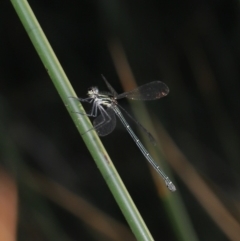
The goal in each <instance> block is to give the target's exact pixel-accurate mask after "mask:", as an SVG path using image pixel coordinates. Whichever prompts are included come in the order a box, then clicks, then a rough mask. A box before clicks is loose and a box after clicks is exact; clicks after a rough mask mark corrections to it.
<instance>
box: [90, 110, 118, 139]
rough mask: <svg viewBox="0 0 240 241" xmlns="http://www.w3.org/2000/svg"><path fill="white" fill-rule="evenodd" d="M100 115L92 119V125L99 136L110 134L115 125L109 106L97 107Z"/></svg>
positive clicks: (113, 115) (112, 112)
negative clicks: (105, 107)
mask: <svg viewBox="0 0 240 241" xmlns="http://www.w3.org/2000/svg"><path fill="white" fill-rule="evenodd" d="M99 111H100V115H99V116H98V117H97V118H96V119H94V121H93V126H94V128H95V130H96V132H97V133H98V135H99V136H106V135H108V134H110V133H111V132H112V131H113V130H114V128H115V126H116V116H115V113H114V110H113V109H111V108H107V109H104V108H101V109H99Z"/></svg>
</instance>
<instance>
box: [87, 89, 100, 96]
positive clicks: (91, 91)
mask: <svg viewBox="0 0 240 241" xmlns="http://www.w3.org/2000/svg"><path fill="white" fill-rule="evenodd" d="M98 93H99V90H98V88H97V87H95V86H94V87H90V88H89V89H88V92H87V94H88V96H89V97H92V98H95V97H97V96H98Z"/></svg>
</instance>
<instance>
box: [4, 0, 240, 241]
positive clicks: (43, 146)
mask: <svg viewBox="0 0 240 241" xmlns="http://www.w3.org/2000/svg"><path fill="white" fill-rule="evenodd" d="M29 4H30V5H31V7H32V9H33V11H34V13H35V15H36V17H37V19H38V21H39V23H40V25H41V27H42V28H43V31H44V32H45V34H46V36H47V38H48V40H49V42H50V44H51V46H52V48H53V50H54V51H55V53H56V55H57V57H58V59H59V61H60V63H61V65H62V67H63V69H64V71H65V72H66V74H67V76H68V78H69V80H70V81H71V83H72V85H73V88H74V89H75V91H76V92H77V94H78V95H79V96H81V97H85V96H86V93H87V89H88V87H90V86H95V85H96V86H98V87H99V88H100V89H103V90H106V86H105V84H104V82H103V80H102V79H101V74H104V75H105V76H106V78H107V79H108V81H109V82H110V83H111V84H112V86H113V87H114V88H115V89H116V90H117V92H119V93H121V92H123V91H124V90H123V89H122V87H121V83H120V81H119V76H118V75H117V71H116V68H115V65H114V62H113V60H112V57H111V53H110V48H109V45H110V44H111V43H112V42H114V41H115V40H116V41H118V42H119V43H121V46H122V48H123V49H124V52H125V54H126V56H127V59H128V62H129V65H130V67H131V70H132V72H133V74H134V77H135V78H136V80H137V84H138V85H142V84H145V83H147V82H149V81H152V80H162V81H164V82H165V83H166V84H167V85H168V86H169V88H170V94H169V96H168V97H165V98H164V99H162V100H159V101H156V102H154V103H153V102H151V103H150V102H149V103H147V107H148V110H149V113H150V115H151V113H152V114H153V113H154V115H155V117H156V118H157V119H159V120H160V121H161V122H162V123H163V126H164V127H165V129H166V131H167V132H168V134H169V136H170V137H171V138H172V139H173V141H174V142H175V143H176V146H178V148H179V149H180V150H181V152H182V153H183V155H185V157H186V158H187V159H188V161H189V163H191V165H192V166H193V167H194V168H195V169H196V171H197V172H198V173H199V174H200V176H201V177H202V178H203V180H205V182H206V183H207V185H208V186H209V187H210V189H211V190H212V191H213V193H215V195H216V197H217V199H218V200H219V201H220V202H221V203H222V204H223V205H224V206H225V208H226V209H227V210H228V212H229V215H230V216H231V217H233V218H234V219H235V220H236V222H237V223H238V221H239V220H240V206H239V198H240V195H239V171H240V165H239V161H240V125H239V124H240V115H239V109H240V95H239V93H240V82H239V79H240V71H239V57H240V31H239V30H240V14H239V13H240V11H239V9H240V8H239V1H226V0H222V1H220V0H219V1H213V0H212V1H211V0H210V1H204V0H203V1H181V2H179V1H156V0H148V1H117V0H113V1H106V0H100V1H56V0H55V1H54V0H48V1H43V0H41V1H40V0H29ZM0 16H1V23H0V30H1V41H0V53H1V54H0V63H1V65H0V81H1V87H0V116H1V118H0V122H1V123H0V133H1V135H0V136H1V140H0V150H1V151H0V164H1V168H4V169H6V170H8V172H9V173H12V174H14V176H15V178H16V180H17V186H18V227H17V239H18V240H63V241H65V240H87V241H91V240H112V239H110V238H109V237H106V236H105V235H103V234H102V233H101V232H98V231H96V230H95V229H94V228H93V227H91V226H90V225H88V224H87V223H86V222H85V221H84V219H83V218H78V217H77V216H76V215H74V211H73V212H72V213H71V212H69V210H67V209H66V208H64V207H63V206H61V205H59V204H58V203H57V202H56V201H54V198H52V199H51V198H49V196H47V195H46V192H44V191H42V190H43V189H44V188H40V186H44V184H43V182H42V181H39V178H37V176H38V175H40V176H41V177H45V178H47V179H48V180H49V179H50V180H52V181H54V182H56V183H58V184H59V185H61V186H62V187H64V188H66V190H68V191H71V193H73V194H75V195H77V196H79V197H82V198H83V199H84V200H86V201H87V202H89V203H91V204H92V205H93V206H95V208H98V209H99V210H101V211H102V212H103V213H105V214H106V215H109V216H110V217H112V218H113V219H115V220H117V221H118V222H120V223H122V224H123V225H126V227H127V223H126V222H125V219H124V217H123V216H122V214H121V212H120V210H119V208H118V206H117V205H116V203H115V200H114V199H113V197H112V195H111V193H110V192H109V190H108V188H107V186H106V184H105V182H104V180H103V178H102V176H101V175H100V173H99V171H98V169H97V167H96V165H95V163H94V161H93V160H92V158H91V156H90V154H89V152H88V150H87V148H86V146H85V144H84V142H83V141H82V139H81V137H80V136H79V134H78V132H77V131H76V127H75V126H74V124H73V122H72V120H71V118H70V117H69V115H68V113H67V111H66V109H65V107H64V105H63V103H62V101H61V99H60V98H59V95H58V93H57V92H56V89H55V88H54V86H53V84H52V82H51V79H50V78H49V76H48V74H47V72H46V70H45V68H44V67H43V64H42V63H41V61H40V59H39V57H38V55H37V53H36V51H35V49H34V48H33V45H32V43H31V42H30V40H29V38H28V36H27V34H26V31H25V30H24V28H23V26H22V24H21V22H20V20H19V18H18V16H17V14H16V12H15V10H14V9H13V6H12V5H11V2H10V1H6V0H2V1H1V2H0ZM121 103H122V106H123V107H124V108H126V109H127V110H128V111H129V112H131V110H130V107H129V104H128V103H127V102H126V101H122V102H121ZM133 129H134V130H136V131H137V128H136V127H135V126H134V125H133ZM160 135H161V133H160ZM102 140H103V143H104V145H105V148H106V149H107V151H108V152H109V154H110V157H111V158H112V160H113V162H114V164H115V166H116V167H117V169H118V171H119V173H120V175H121V177H122V179H123V181H124V183H125V185H126V187H127V188H128V190H129V192H130V194H131V196H132V198H133V200H134V202H135V203H136V205H137V207H138V208H139V211H140V213H141V214H142V216H143V219H144V220H145V222H146V224H147V226H148V228H149V229H150V232H151V233H152V235H153V237H154V239H155V240H183V239H181V238H180V237H179V236H180V235H178V233H177V232H176V230H174V228H173V226H172V225H171V221H170V218H169V215H167V214H166V209H165V205H164V201H163V200H162V201H161V200H160V199H159V197H158V194H157V190H156V188H155V185H154V182H153V179H152V177H151V174H150V172H149V169H147V162H146V161H145V160H144V158H143V157H142V155H141V153H140V151H139V150H138V149H137V147H136V146H135V144H134V142H133V141H132V140H131V138H130V137H129V135H128V134H127V132H126V131H125V130H124V128H123V127H122V126H121V123H118V125H117V128H116V130H115V131H114V132H113V133H112V134H111V135H109V136H107V137H104V138H102ZM186 175H187V173H186ZM173 176H174V178H175V180H176V185H177V188H178V192H179V194H178V195H181V198H182V202H183V204H184V205H185V208H186V214H187V215H188V219H189V221H190V223H191V225H192V230H193V232H195V235H196V237H197V238H196V240H218V241H227V240H238V239H234V238H231V237H229V235H227V234H226V233H225V232H224V231H223V230H222V228H221V227H220V226H219V225H217V224H216V222H215V221H214V220H213V219H212V218H211V215H209V210H208V211H207V210H206V209H205V208H204V207H203V206H202V205H200V203H199V202H198V201H199V200H198V198H196V196H194V195H193V193H192V191H191V189H189V188H188V187H187V185H186V184H185V183H184V182H183V181H182V179H181V178H179V175H177V174H176V173H175V172H174V171H173ZM40 179H41V178H40ZM41 180H42V179H41ZM189 182H192V180H191V179H189ZM40 183H41V184H40ZM45 188H46V185H45ZM49 188H50V186H49ZM196 189H198V186H196ZM48 191H49V190H48ZM50 192H51V188H50ZM171 195H173V198H174V195H175V194H171ZM206 198H208V197H207V196H206ZM57 199H58V198H57ZM60 202H61V201H60ZM210 212H211V211H210ZM89 215H90V214H89ZM179 218H180V219H181V217H179ZM92 219H94V215H93V216H92ZM219 219H221V216H219ZM183 222H184V218H183ZM239 232H240V231H239ZM230 233H231V231H230ZM239 237H240V235H239ZM122 240H126V239H122ZM133 240H134V239H133ZM185 240H187V239H185ZM188 240H191V239H188ZM191 241H192V240H191Z"/></svg>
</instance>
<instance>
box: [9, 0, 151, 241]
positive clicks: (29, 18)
mask: <svg viewBox="0 0 240 241" xmlns="http://www.w3.org/2000/svg"><path fill="white" fill-rule="evenodd" d="M11 2H12V4H13V6H14V8H15V10H16V12H17V14H18V16H19V18H20V20H21V22H22V24H23V26H24V28H25V30H26V31H27V34H28V35H29V37H30V39H31V41H32V43H33V45H34V47H35V49H36V51H37V53H38V55H39V57H40V58H41V60H42V62H43V64H44V66H45V68H46V70H47V72H48V74H49V76H50V78H51V79H52V81H53V84H54V85H55V87H56V89H57V91H58V93H59V95H60V97H61V98H62V100H63V102H64V104H65V106H66V107H67V110H68V112H69V114H70V115H71V117H72V119H73V121H74V123H75V125H76V127H77V129H78V131H79V133H84V132H86V130H89V129H90V128H92V125H91V122H90V121H89V119H88V117H87V116H86V115H77V114H76V113H73V112H81V113H83V112H84V109H83V108H82V106H81V104H80V103H78V102H77V101H76V100H74V99H71V98H69V97H76V94H75V92H74V90H73V88H72V86H71V84H70V82H69V80H68V78H67V76H66V74H65V73H64V71H63V69H62V67H61V65H60V63H59V61H58V59H57V57H56V56H55V54H54V52H53V50H52V48H51V46H50V44H49V42H48V40H47V38H46V36H45V35H44V33H43V31H42V29H41V27H40V25H39V23H38V21H37V19H36V17H35V15H34V13H33V11H32V9H31V7H30V6H29V4H28V2H27V1H26V0H11ZM82 137H83V140H84V142H85V143H86V146H87V148H88V149H89V151H90V153H91V155H92V157H93V159H94V161H95V162H96V164H97V166H98V168H99V170H100V171H101V173H102V175H103V177H104V179H105V181H106V183H107V185H108V187H109V189H110V190H111V192H112V194H113V196H114V198H115V199H116V201H117V203H118V205H119V207H120V209H121V210H122V213H123V214H124V216H125V218H126V220H127V222H128V224H129V226H130V227H131V229H132V231H133V233H134V235H135V237H136V238H137V240H153V238H152V236H151V234H150V232H149V230H148V229H147V227H146V225H145V223H144V221H143V220H142V217H141V216H140V214H139V212H138V210H137V208H136V207H135V205H134V203H133V201H132V199H131V197H130V195H129V193H128V192H127V190H126V188H125V186H124V184H123V182H122V180H121V179H120V177H119V175H118V173H117V171H116V169H115V167H114V166H113V163H112V161H111V160H110V158H109V156H108V154H107V152H106V150H105V149H104V147H103V145H102V143H101V141H100V139H99V138H98V136H97V134H96V132H95V131H89V132H87V133H86V134H85V135H83V136H82Z"/></svg>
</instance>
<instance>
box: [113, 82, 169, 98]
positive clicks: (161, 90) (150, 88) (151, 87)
mask: <svg viewBox="0 0 240 241" xmlns="http://www.w3.org/2000/svg"><path fill="white" fill-rule="evenodd" d="M168 93H169V88H168V86H167V85H166V84H164V83H163V82H161V81H153V82H150V83H148V84H145V85H142V86H140V87H138V88H136V89H134V90H132V91H129V92H124V93H122V94H120V95H118V96H117V97H116V98H117V99H121V98H124V97H126V98H128V99H132V100H156V99H160V98H162V97H164V96H166V95H167V94H168Z"/></svg>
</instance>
